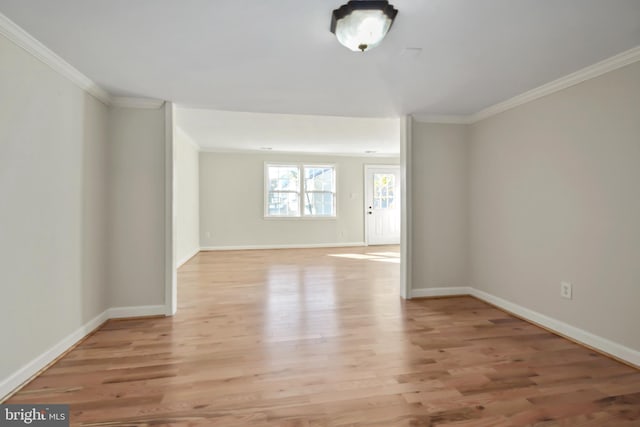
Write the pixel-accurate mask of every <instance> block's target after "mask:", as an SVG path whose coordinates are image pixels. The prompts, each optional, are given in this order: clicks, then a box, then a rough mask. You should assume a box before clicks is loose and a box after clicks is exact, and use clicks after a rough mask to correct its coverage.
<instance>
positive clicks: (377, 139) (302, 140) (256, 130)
mask: <svg viewBox="0 0 640 427" xmlns="http://www.w3.org/2000/svg"><path fill="white" fill-rule="evenodd" d="M175 123H176V126H177V127H178V130H179V131H180V132H184V133H185V134H186V135H187V136H188V137H189V138H191V140H192V142H194V143H195V144H196V145H198V146H199V148H202V149H203V150H215V151H271V152H296V153H331V154H340V155H358V156H376V157H380V156H393V157H397V156H398V155H399V154H400V119H397V118H375V117H335V116H308V115H300V114H272V113H242V112H235V111H214V110H210V109H198V108H184V107H179V108H176V114H175ZM265 149H270V150H265ZM367 151H374V153H367Z"/></svg>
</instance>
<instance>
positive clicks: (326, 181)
mask: <svg viewBox="0 0 640 427" xmlns="http://www.w3.org/2000/svg"><path fill="white" fill-rule="evenodd" d="M334 178H335V173H334V169H333V167H329V166H317V167H316V166H305V167H304V179H305V180H304V189H305V191H331V192H333V191H335V179H334Z"/></svg>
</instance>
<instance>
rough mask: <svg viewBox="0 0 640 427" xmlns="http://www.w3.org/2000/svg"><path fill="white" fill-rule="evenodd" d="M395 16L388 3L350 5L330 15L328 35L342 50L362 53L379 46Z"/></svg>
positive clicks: (362, 2)
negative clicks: (333, 35) (332, 37)
mask: <svg viewBox="0 0 640 427" xmlns="http://www.w3.org/2000/svg"><path fill="white" fill-rule="evenodd" d="M397 13H398V11H397V10H396V9H394V8H393V6H391V5H389V2H387V1H350V2H349V3H347V4H346V5H344V6H342V7H341V8H339V9H336V10H334V11H333V19H332V21H331V32H333V33H334V34H335V35H336V38H337V39H338V41H339V42H340V43H341V44H342V45H343V46H345V47H347V48H349V49H351V50H353V51H356V52H357V51H362V52H364V51H366V50H369V49H371V48H373V47H376V46H378V45H379V44H380V42H382V39H383V38H384V36H385V35H386V34H387V32H388V31H389V28H391V24H393V19H394V18H395V16H396V14H397Z"/></svg>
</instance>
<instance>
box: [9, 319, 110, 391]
mask: <svg viewBox="0 0 640 427" xmlns="http://www.w3.org/2000/svg"><path fill="white" fill-rule="evenodd" d="M108 311H109V310H105V311H103V312H102V313H100V314H99V315H97V316H96V317H94V318H93V319H91V320H89V321H88V322H87V323H85V324H84V325H82V326H81V327H79V328H78V329H76V330H75V331H73V332H72V333H71V334H69V335H67V336H66V337H65V338H63V339H62V340H60V341H59V342H58V343H57V344H55V345H53V346H52V347H50V348H49V349H48V350H46V351H45V352H44V353H42V354H41V355H40V356H38V357H36V358H35V359H33V360H31V361H30V362H29V363H27V364H26V365H24V366H23V367H22V368H20V369H18V370H17V371H16V372H14V373H13V374H11V375H10V376H9V377H7V378H5V379H3V380H2V381H1V382H0V402H2V401H3V399H4V396H7V395H8V394H9V393H11V392H12V391H13V390H15V389H16V388H18V387H20V385H22V384H23V383H25V382H26V381H27V380H29V378H31V377H33V376H34V375H35V374H37V373H38V372H39V371H40V370H41V369H43V368H44V367H46V366H47V365H48V364H49V363H51V362H53V361H54V360H56V358H58V357H59V356H60V355H61V354H62V353H64V352H65V351H67V350H68V349H70V348H71V347H72V346H73V345H75V344H76V343H77V342H78V341H80V340H81V339H83V338H84V337H86V336H87V335H88V334H89V333H90V332H91V331H93V330H94V329H96V328H97V327H98V326H100V325H101V324H103V323H104V322H106V321H107V320H108V319H109V317H108Z"/></svg>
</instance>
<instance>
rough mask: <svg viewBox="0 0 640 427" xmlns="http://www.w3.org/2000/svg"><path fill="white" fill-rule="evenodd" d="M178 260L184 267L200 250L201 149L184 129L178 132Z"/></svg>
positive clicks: (176, 161) (176, 133)
mask: <svg viewBox="0 0 640 427" xmlns="http://www.w3.org/2000/svg"><path fill="white" fill-rule="evenodd" d="M174 144H175V172H176V177H175V180H176V187H175V188H176V193H175V195H174V197H175V198H176V204H175V205H176V228H177V230H176V242H175V243H176V260H177V265H178V266H180V265H181V264H183V263H184V262H185V261H187V260H188V259H189V258H190V257H191V256H192V255H193V254H194V253H196V252H197V251H199V250H200V172H199V164H200V161H199V159H198V154H199V149H198V147H197V146H196V145H195V143H194V142H192V141H191V140H190V138H189V136H188V135H186V134H185V133H184V132H182V130H181V129H180V128H176V132H175V140H174Z"/></svg>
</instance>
